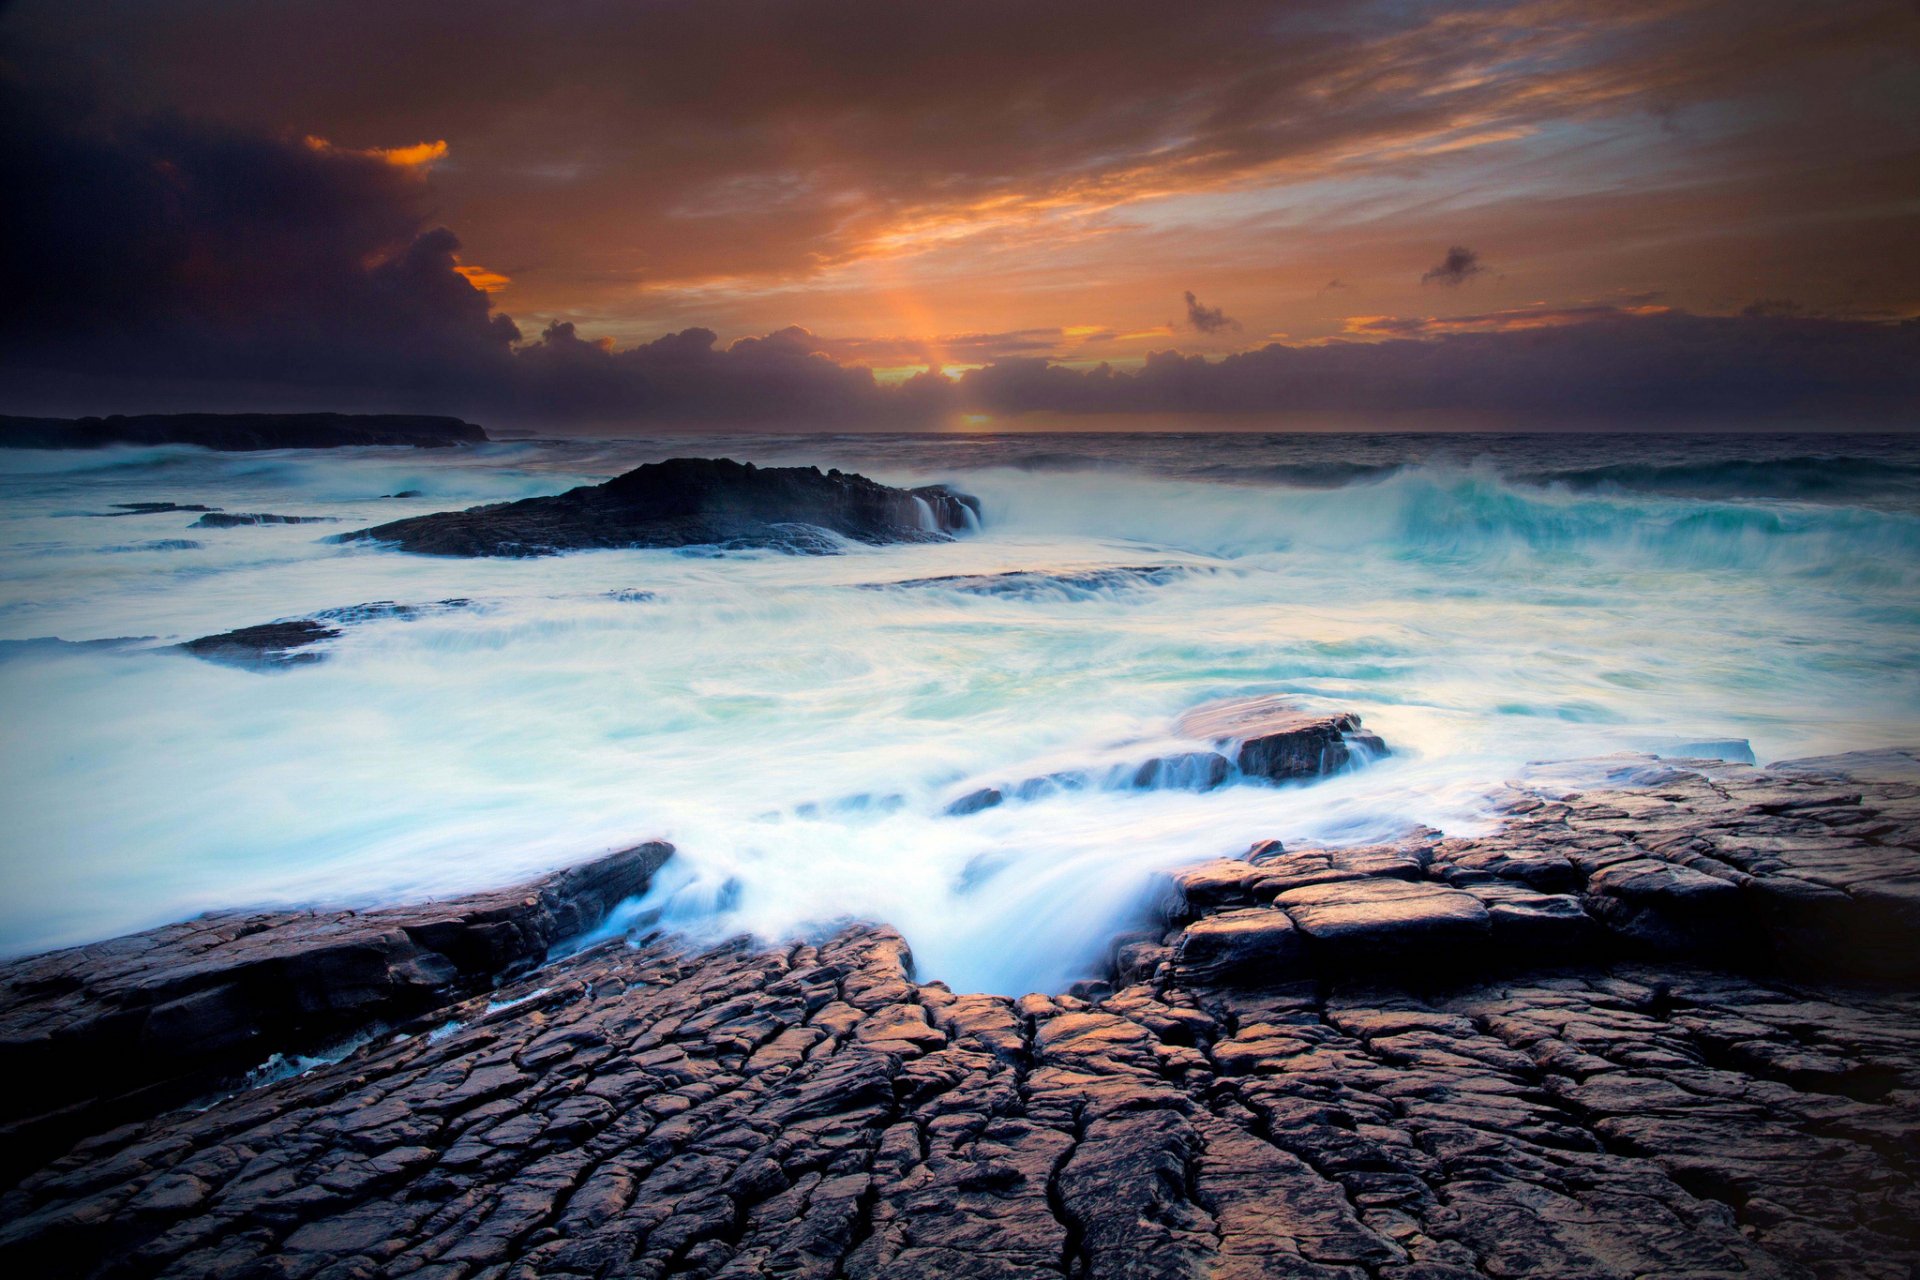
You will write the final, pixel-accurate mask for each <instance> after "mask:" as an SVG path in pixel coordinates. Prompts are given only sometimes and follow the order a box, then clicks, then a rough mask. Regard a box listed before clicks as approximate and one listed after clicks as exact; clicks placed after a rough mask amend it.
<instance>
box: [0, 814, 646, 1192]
mask: <svg viewBox="0 0 1920 1280" xmlns="http://www.w3.org/2000/svg"><path fill="white" fill-rule="evenodd" d="M671 853H672V850H671V848H670V847H669V846H667V845H664V844H645V845H639V846H636V847H635V848H632V849H627V850H624V851H622V852H619V853H615V854H610V855H608V856H607V857H605V858H601V859H599V860H598V861H595V862H591V863H588V864H586V865H584V866H580V867H575V868H572V869H570V870H567V871H562V872H558V873H556V874H554V875H551V876H548V877H547V878H546V879H544V880H541V881H539V882H537V883H535V884H532V885H522V886H516V887H514V888H510V889H504V890H500V891H497V892H493V893H482V894H474V895H470V896H467V897H463V898H456V899H452V900H450V901H445V902H436V903H427V904H423V905H420V906H413V907H402V908H393V909H389V910H376V911H345V910H336V911H319V910H312V911H288V912H265V913H225V914H218V915H211V916H204V917H201V918H200V919H197V920H190V921H187V922H185V923H183V924H177V925H169V926H167V927H165V928H161V929H156V930H153V931H151V932H149V933H142V934H135V935H133V936H131V937H126V938H116V939H113V940H112V941H108V942H101V943H96V944H94V945H92V946H85V947H75V948H70V949H68V950H64V951H55V952H51V953H48V954H46V955H40V956H34V957H31V958H29V959H26V960H18V961H14V962H12V963H9V964H6V965H4V966H0V1075H4V1077H5V1078H6V1079H7V1080H8V1081H10V1082H11V1087H10V1089H9V1090H8V1091H7V1094H6V1097H5V1099H4V1101H0V1152H4V1155H0V1167H3V1166H4V1163H8V1162H10V1163H13V1164H14V1165H15V1166H16V1171H17V1165H18V1162H20V1161H21V1160H22V1158H23V1157H25V1156H27V1155H29V1154H31V1153H33V1152H35V1151H37V1150H39V1144H40V1142H42V1141H45V1140H48V1139H49V1138H50V1137H51V1136H52V1135H56V1134H67V1135H68V1136H69V1140H70V1134H71V1129H72V1126H74V1125H75V1124H76V1123H81V1122H84V1123H101V1124H111V1123H113V1122H114V1121H115V1120H116V1119H117V1118H118V1117H120V1116H122V1115H128V1114H140V1113H141V1112H143V1111H144V1110H147V1109H151V1108H152V1107H154V1106H159V1105H172V1104H177V1103H179V1102H181V1101H184V1100H186V1099H187V1098H189V1097H191V1096H193V1094H195V1093H197V1092H201V1091H204V1090H206V1089H208V1088H210V1087H212V1086H213V1085H214V1084H215V1083H217V1082H218V1081H219V1080H220V1079H222V1078H223V1077H228V1076H233V1075H235V1074H237V1073H239V1072H242V1071H244V1070H246V1069H247V1068H249V1067H253V1066H255V1065H257V1064H258V1063H259V1062H260V1061H261V1060H262V1059H264V1058H266V1057H267V1056H268V1055H269V1054H270V1053H274V1052H293V1051H310V1050H311V1049H313V1048H315V1047H317V1046H319V1045H321V1044H324V1043H325V1042H327V1041H328V1040H329V1039H332V1038H337V1037H339V1036H342V1035H345V1034H347V1033H349V1032H353V1031H362V1030H364V1029H365V1028H367V1027H368V1026H369V1025H371V1024H374V1023H378V1022H383V1021H391V1020H396V1019H402V1018H405V1017H409V1016H412V1015H415V1014H418V1013H421V1012H422V1011H425V1010H430V1009H433V1008H436V1007H438V1006H440V1005H444V1004H445V1003H447V1001H448V1000H449V999H451V998H452V997H454V996H457V995H459V994H463V993H464V992H466V991H469V990H472V989H474V988H475V987H477V986H481V985H484V984H486V983H488V982H491V981H492V980H493V979H495V978H498V977H501V976H504V975H509V974H512V973H514V972H516V971H518V970H519V969H522V968H524V967H526V966H528V965H531V964H534V963H536V962H538V961H540V960H542V959H544V958H545V957H546V954H547V951H548V949H549V948H550V947H552V946H553V945H554V944H555V943H556V942H559V941H561V940H563V939H567V938H572V937H576V936H578V935H579V934H581V933H584V932H585V931H586V930H588V929H590V928H592V927H593V926H594V925H596V924H598V923H599V922H600V921H601V920H602V919H604V918H605V916H606V914H607V912H608V911H610V910H611V909H612V908H613V907H614V906H615V905H616V904H618V903H619V902H621V901H623V900H625V899H627V898H631V897H633V896H635V895H637V894H639V893H642V892H644V891H645V889H646V887H647V885H648V883H649V882H650V880H651V878H652V876H653V873H654V872H655V871H657V870H658V869H659V867H660V866H661V864H663V863H664V862H665V861H666V860H667V858H668V857H669V856H670V854H671ZM41 1154H44V1152H41Z"/></svg>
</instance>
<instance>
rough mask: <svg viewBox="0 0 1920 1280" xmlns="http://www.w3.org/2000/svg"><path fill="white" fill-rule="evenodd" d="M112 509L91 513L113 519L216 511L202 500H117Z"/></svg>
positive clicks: (102, 517)
mask: <svg viewBox="0 0 1920 1280" xmlns="http://www.w3.org/2000/svg"><path fill="white" fill-rule="evenodd" d="M113 507H114V509H113V510H112V511H98V512H93V513H91V514H93V515H97V516H99V517H100V518H101V519H105V520H111V519H114V518H115V517H117V516H158V515H165V514H167V513H168V512H170V511H214V510H217V509H218V508H215V507H209V506H207V505H206V504H205V503H202V502H187V503H180V502H116V503H114V504H113Z"/></svg>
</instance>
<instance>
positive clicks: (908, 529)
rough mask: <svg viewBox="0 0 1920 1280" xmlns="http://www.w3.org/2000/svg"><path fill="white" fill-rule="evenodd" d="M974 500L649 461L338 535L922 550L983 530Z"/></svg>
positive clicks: (430, 549)
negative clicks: (911, 546) (563, 487)
mask: <svg viewBox="0 0 1920 1280" xmlns="http://www.w3.org/2000/svg"><path fill="white" fill-rule="evenodd" d="M979 515H980V503H979V500H978V499H976V498H973V497H970V496H968V495H966V494H962V493H956V492H954V491H953V490H951V489H949V488H947V487H946V486H945V485H928V486H925V487H923V488H919V489H894V488H889V487H888V486H886V485H883V484H879V483H876V482H875V481H872V480H869V479H867V478H866V477H865V476H859V475H847V474H843V473H841V472H839V471H828V472H824V473H823V472H822V471H821V470H820V469H819V468H818V467H756V466H754V465H753V464H752V463H739V462H734V461H732V460H731V459H728V458H675V459H672V460H670V461H667V462H658V463H649V464H647V465H646V466H642V467H636V468H635V469H634V470H632V471H629V472H627V473H626V474H624V475H620V476H616V477H614V478H613V479H612V480H609V481H607V482H606V483H605V484H598V485H584V486H582V487H580V488H578V489H569V490H568V491H567V492H565V493H562V494H556V495H554V496H552V497H545V498H525V499H522V500H521V501H518V502H501V503H494V504H493V505H491V506H484V507H472V508H469V509H468V510H465V511H442V512H438V513H436V514H434V515H426V516H414V517H412V518H409V519H406V520H395V521H392V522H390V523H388V524H382V525H376V526H374V527H373V528H371V529H362V530H359V531H358V532H355V533H350V534H345V535H343V537H344V538H346V539H372V540H377V541H380V542H389V543H392V544H394V545H395V546H398V547H399V548H400V549H401V550H403V551H414V552H419V553H422V554H426V555H442V556H538V555H551V554H554V553H556V552H561V551H578V550H585V549H588V548H609V547H694V546H719V547H729V548H771V549H775V550H781V551H797V552H809V553H818V552H823V551H830V550H832V549H833V545H834V544H833V542H832V540H831V539H830V538H823V537H822V536H821V532H820V531H821V530H826V531H828V532H830V533H833V534H838V535H840V536H842V537H846V538H851V539H853V540H854V541H856V542H868V543H876V544H878V543H889V542H925V541H933V540H938V539H944V538H947V537H948V536H950V535H951V534H953V533H955V532H957V531H961V530H965V529H969V528H972V527H975V526H976V525H977V524H978V523H979Z"/></svg>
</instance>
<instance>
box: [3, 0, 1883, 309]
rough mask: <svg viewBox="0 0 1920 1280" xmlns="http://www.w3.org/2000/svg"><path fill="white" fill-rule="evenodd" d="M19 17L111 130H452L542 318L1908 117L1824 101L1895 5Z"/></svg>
mask: <svg viewBox="0 0 1920 1280" xmlns="http://www.w3.org/2000/svg"><path fill="white" fill-rule="evenodd" d="M7 21H8V22H9V24H10V25H11V26H12V27H14V28H15V29H17V30H18V32H19V33H20V37H21V39H22V40H31V41H33V42H35V45H36V47H38V48H43V49H46V50H51V51H55V52H57V53H58V54H59V56H61V57H63V58H64V59H66V60H67V61H68V62H69V63H71V64H73V65H75V66H78V67H80V68H83V69H90V70H93V71H96V72H98V73H99V75H100V77H101V79H102V82H103V83H105V84H107V85H109V86H110V87H111V92H112V93H113V95H114V96H115V97H116V99H117V100H118V101H119V102H120V103H121V105H123V106H127V107H131V108H135V109H151V108H153V107H155V106H161V107H176V108H180V109H184V110H188V111H192V112H194V113H197V114H202V115H206V116H209V117H211V118H215V119H220V120H225V121H228V122H230V123H243V124H246V125H248V126H252V127H259V128H266V129H268V130H275V129H294V130H300V131H309V130H311V131H318V132H322V133H324V134H326V136H329V137H334V138H336V139H345V140H348V141H351V142H353V143H354V144H356V145H362V146H366V145H373V144H375V143H380V142H386V141H390V140H392V139H393V138H395V136H396V135H400V136H404V138H406V139H407V140H411V139H413V138H440V137H445V138H449V139H452V140H453V141H454V145H455V156H456V158H457V159H458V161H459V168H458V170H457V171H449V173H448V174H447V177H446V183H445V188H446V190H445V196H444V198H445V200H446V201H447V205H446V206H445V207H446V208H447V209H448V211H449V215H450V216H449V220H450V221H452V222H453V223H454V225H456V226H459V227H460V228H461V229H462V230H463V232H464V233H465V234H466V236H467V237H468V239H469V240H471V241H472V242H474V243H476V244H484V245H488V246H492V245H495V244H502V243H508V242H511V243H512V244H513V246H514V256H515V257H516V259H519V260H523V261H528V262H530V263H532V264H534V269H533V270H531V271H530V272H529V273H528V274H527V275H526V277H525V279H524V280H523V281H522V282H521V284H520V285H519V286H518V287H520V288H523V289H528V290H534V289H541V290H546V291H547V292H545V293H542V294H541V295H540V297H541V301H540V304H539V305H540V306H541V307H542V308H543V309H545V310H549V311H551V310H557V309H558V308H559V307H560V306H562V305H581V304H582V302H583V300H584V297H585V295H586V294H588V293H595V291H598V292H597V294H596V297H599V298H623V299H627V300H629V305H631V302H630V300H631V299H632V297H633V286H634V284H635V282H636V281H644V282H662V281H665V282H686V281H697V280H705V279H710V278H713V277H716V276H725V277H728V278H735V279H737V278H742V277H750V278H755V279H767V280H780V279H790V278H796V277H805V276H807V275H809V274H810V273H812V272H816V271H818V270H820V269H822V268H823V267H826V266H831V265H832V264H835V263H842V262H846V261H850V260H857V259H859V258H860V257H861V256H862V255H863V254H868V253H871V252H874V251H875V246H876V244H892V243H897V241H895V240H892V239H890V238H889V237H890V234H891V233H894V232H897V231H898V230H899V229H900V227H901V226H902V225H903V224H908V225H913V226H924V225H926V224H927V223H928V222H929V220H932V221H939V220H942V219H963V220H964V219H966V218H969V217H973V216H975V215H976V212H977V211H978V210H979V209H981V208H983V207H993V208H1005V207H1020V208H1058V207H1061V206H1062V202H1064V203H1065V204H1066V205H1068V206H1071V207H1081V206H1083V205H1084V206H1085V207H1102V206H1103V203H1104V202H1110V201H1112V200H1115V199H1124V198H1126V197H1127V196H1128V194H1129V193H1130V192H1132V191H1135V190H1139V189H1151V190H1154V191H1158V192H1168V191H1172V192H1179V191H1191V190H1205V189H1209V188H1212V187H1217V186H1218V185H1220V184H1222V183H1227V182H1232V181H1240V180H1243V179H1246V178H1248V177H1249V176H1250V175H1255V174H1261V173H1273V172H1276V171H1278V170H1281V169H1288V170H1290V169H1291V168H1293V167H1298V166H1312V165H1324V166H1329V167H1332V168H1337V169H1339V170H1341V171H1343V172H1344V171H1351V170H1353V169H1355V168H1366V167H1372V166H1387V167H1391V166H1393V165H1395V164H1430V163H1433V162H1432V161H1429V160H1426V159H1423V158H1422V157H1424V156H1426V155H1428V154H1430V152H1431V148H1433V147H1436V146H1444V147H1454V146H1457V145H1459V144H1461V142H1462V139H1463V138H1466V137H1468V136H1495V135H1508V134H1514V133H1524V132H1527V131H1529V130H1533V129H1537V128H1539V127H1541V126H1542V125H1544V124H1551V123H1553V122H1564V121H1584V120H1591V119H1595V118H1598V117H1601V116H1612V115H1622V114H1628V115H1631V114H1638V113H1641V112H1643V111H1646V110H1648V109H1650V108H1654V109H1659V110H1661V111H1663V112H1666V113H1667V114H1669V115H1671V114H1672V112H1674V111H1675V110H1677V109H1678V108H1681V107H1684V106H1686V105H1689V104H1693V103H1698V102H1701V101H1705V100H1715V101H1720V100H1724V99H1727V98H1729V97H1734V96H1738V95H1742V94H1750V93H1763V94H1766V95H1769V96H1770V97H1771V98H1772V99H1773V103H1774V107H1775V109H1774V110H1771V111H1770V112H1769V113H1768V114H1769V116H1770V117H1774V116H1777V117H1779V118H1781V119H1783V120H1785V119H1791V120H1793V121H1795V122H1797V123H1796V125H1795V129H1796V130H1811V131H1814V132H1816V133H1818V134H1823V135H1824V136H1825V137H1826V138H1827V139H1828V144H1827V145H1828V150H1829V152H1831V151H1832V150H1834V149H1835V148H1839V149H1843V150H1844V149H1849V148H1854V147H1856V146H1859V147H1863V148H1868V149H1869V150H1871V149H1872V148H1875V147H1880V146H1881V145H1882V144H1883V143H1885V141H1886V139H1885V137H1884V134H1885V132H1886V128H1887V127H1891V126H1887V127H1865V126H1863V125H1862V122H1861V121H1859V120H1857V119H1856V120H1854V121H1852V122H1851V124H1852V127H1850V128H1847V129H1840V128H1836V127H1833V121H1834V120H1835V118H1836V117H1837V116H1842V115H1844V113H1845V111H1846V103H1847V102H1849V101H1851V100H1852V98H1851V95H1850V93H1848V92H1836V91H1834V90H1833V85H1834V84H1835V83H1855V84H1857V83H1859V76H1858V74H1857V73H1856V71H1855V70H1854V68H1855V64H1856V63H1859V62H1860V61H1861V60H1862V59H1867V58H1874V57H1877V58H1879V59H1880V60H1881V61H1882V62H1883V63H1884V61H1885V58H1886V56H1887V54H1886V51H1889V50H1897V49H1899V48H1901V47H1903V45H1902V42H1903V41H1905V42H1908V43H1909V45H1910V41H1911V37H1912V26H1913V16H1912V14H1911V12H1910V11H1909V10H1908V9H1907V8H1906V7H1905V6H1902V5H1900V4H1897V3H1888V2H1887V0H1833V3H1829V4H1823V5H1820V6H1809V5H1805V4H1801V3H1795V2H1794V0H1659V2H1658V3H1656V2H1653V0H1634V2H1629V3H1615V2H1613V0H1608V2H1606V3H1602V2H1601V0H1568V2H1567V3H1556V4H1552V5H1545V6H1543V5H1537V4H1529V3H1517V2H1508V3H1491V4H1479V3H1467V2H1464V0H1462V2H1461V3H1455V4H1440V5H1418V6H1410V5H1405V4H1401V3H1398V0H1362V2H1361V3H1352V2H1351V0H1301V2H1300V3H1293V4H1288V5H1284V6H1277V5H1274V4H1271V3H1268V2H1267V0H1214V2H1211V3H1207V4H1203V5H1198V6H1178V5H1168V4H1165V3H1162V2H1160V0H1113V2H1112V3H1108V4H1104V5H1101V6H1098V8H1097V9H1088V8H1086V7H1084V6H1079V5H1069V4H1060V3H1032V2H1031V0H974V2H972V3H964V4H963V3H933V4H922V5H900V4H897V3H893V2H892V0H845V2H844V3H836V4H835V5H833V6H831V7H828V8H826V9H822V8H821V7H819V6H813V5H806V4H801V3H769V2H767V0H707V2H705V3H701V4H697V5H694V4H654V5H615V4H602V3H580V2H573V3H568V2H566V0H554V3H549V4H540V5H529V4H526V3H523V2H521V0H471V2H470V3H467V4H463V5H461V6H458V7H457V8H451V9H450V8H448V7H445V6H435V5H409V4H393V3H389V2H387V0H328V2H326V3H322V2H321V0H284V2H281V3H274V4H259V3H248V2H246V0H204V2H203V3H198V4H195V5H192V6H185V5H181V4H178V3H171V4H170V3H157V2H156V0H89V2H88V3H85V4H74V3H67V2H64V0H21V2H20V3H19V4H17V5H15V6H14V9H13V11H12V12H11V13H9V15H8V18H7ZM49 56H51V55H49ZM1819 59H1826V60H1828V61H1829V62H1830V63H1832V65H1833V66H1835V67H1838V68H1839V70H1837V71H1834V70H1832V69H1831V68H1830V67H1827V66H1826V64H1822V66H1821V68H1819V69H1820V70H1821V74H1810V70H1809V69H1810V67H1811V66H1812V63H1813V62H1814V60H1819ZM1842 76H1844V77H1847V79H1845V80H1837V79H1836V77H1842ZM1869 123H1871V122H1869ZM1676 136H1677V135H1676ZM1755 137H1756V139H1757V141H1756V143H1755V145H1756V146H1757V147H1759V148H1762V149H1763V150H1766V149H1769V148H1770V149H1771V150H1767V151H1766V154H1764V155H1761V156H1758V157H1755V158H1752V161H1751V167H1752V169H1753V170H1754V171H1755V172H1758V173H1769V174H1781V175H1782V177H1781V179H1780V181H1781V183H1782V186H1783V189H1784V188H1788V187H1790V188H1791V191H1792V193H1793V198H1795V199H1798V200H1801V201H1804V200H1805V199H1806V191H1807V188H1806V187H1805V185H1804V184H1801V183H1798V182H1796V181H1794V180H1793V174H1794V173H1796V172H1797V169H1796V167H1795V166H1803V163H1804V159H1805V156H1806V155H1807V154H1808V153H1807V150H1806V148H1805V146H1804V139H1802V138H1799V137H1797V136H1795V135H1790V134H1789V133H1788V132H1787V131H1785V130H1783V129H1782V128H1779V127H1769V128H1767V129H1765V130H1756V131H1755ZM1670 145H1678V144H1677V143H1672V144H1670ZM1446 154H1452V153H1451V152H1448V153H1446ZM1408 157H1413V159H1411V160H1409V159H1408ZM1789 158H1790V159H1792V160H1793V161H1794V164H1793V165H1783V164H1782V163H1781V161H1782V160H1783V159H1789ZM1718 159H1719V162H1720V163H1725V159H1724V157H1720V158H1718ZM1743 163H1744V162H1743ZM1854 172H1856V175H1857V176H1856V178H1854V179H1850V181H1865V180H1866V179H1865V178H1864V176H1863V175H1865V174H1867V173H1868V172H1869V168H1868V166H1865V165H1856V166H1854ZM1715 176H1716V174H1715V173H1714V172H1712V171H1711V170H1710V169H1709V170H1708V171H1703V172H1702V173H1701V174H1700V177H1701V178H1702V179H1703V180H1704V179H1710V178H1713V177H1715ZM1769 198H1770V199H1772V197H1769ZM1785 198H1786V197H1785V195H1784V194H1783V195H1782V196H1781V197H1780V199H1785ZM1823 198H1828V197H1826V196H1823ZM1776 202H1777V201H1776Z"/></svg>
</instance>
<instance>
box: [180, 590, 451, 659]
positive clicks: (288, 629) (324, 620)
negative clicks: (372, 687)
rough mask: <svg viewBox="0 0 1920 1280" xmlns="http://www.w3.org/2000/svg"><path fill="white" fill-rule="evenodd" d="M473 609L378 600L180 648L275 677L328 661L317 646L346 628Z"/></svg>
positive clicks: (448, 602) (443, 603)
mask: <svg viewBox="0 0 1920 1280" xmlns="http://www.w3.org/2000/svg"><path fill="white" fill-rule="evenodd" d="M472 603H473V602H472V601H471V600H461V599H450V600H436V601H435V602H433V603H432V604H424V605H417V604H398V603H396V602H394V601H392V600H373V601H369V602H368V603H366V604H355V605H346V606H344V607H342V608H339V609H322V610H320V611H319V612H317V613H315V614H314V615H313V616H312V617H309V618H292V619H288V620H286V621H282V622H267V623H262V624H260V625H258V626H252V627H241V628H239V629H238V630H236V631H223V632H221V633H220V634H219V635H213V636H202V637H201V638H200V639H198V640H189V641H187V642H186V643H185V644H183V645H181V646H180V647H181V648H182V649H185V650H186V651H187V652H188V653H191V654H192V655H193V656H194V657H196V658H205V659H206V660H207V661H209V662H220V663H225V664H227V665H228V666H236V667H244V668H247V669H249V670H253V671H273V670H277V669H280V668H283V667H290V666H300V665H304V664H307V663H313V662H320V661H323V660H324V659H325V658H326V651H325V650H324V649H316V648H314V647H313V646H314V645H317V644H319V643H320V642H321V641H323V640H332V639H335V638H337V637H339V636H340V635H342V634H344V633H343V632H342V631H341V628H342V627H344V626H354V625H357V624H359V623H365V622H377V621H381V620H384V619H398V620H400V621H402V622H411V621H413V620H414V619H416V618H420V617H424V616H426V615H427V614H429V613H444V612H445V611H447V610H449V609H464V608H466V607H468V606H469V605H471V604H472Z"/></svg>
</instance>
